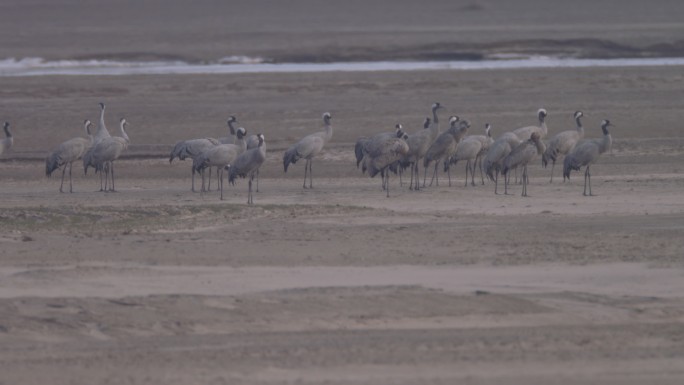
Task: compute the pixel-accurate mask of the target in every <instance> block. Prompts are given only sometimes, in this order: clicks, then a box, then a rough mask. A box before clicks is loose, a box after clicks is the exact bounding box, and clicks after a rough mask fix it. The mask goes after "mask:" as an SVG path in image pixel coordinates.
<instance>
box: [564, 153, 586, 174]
mask: <svg viewBox="0 0 684 385" xmlns="http://www.w3.org/2000/svg"><path fill="white" fill-rule="evenodd" d="M581 167H582V166H580V165H579V164H577V163H576V162H575V158H574V157H573V156H572V155H567V156H566V157H565V159H564V160H563V180H565V179H568V180H570V171H572V170H575V171H579V170H580V168H581Z"/></svg>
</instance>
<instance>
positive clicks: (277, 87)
mask: <svg viewBox="0 0 684 385" xmlns="http://www.w3.org/2000/svg"><path fill="white" fill-rule="evenodd" d="M24 3H25V4H27V5H26V7H28V8H26V9H25V8H21V7H19V8H17V9H20V10H21V11H23V12H29V13H30V11H31V9H30V8H31V3H30V2H22V3H21V4H24ZM115 3H117V2H115ZM449 3H451V2H449ZM595 3H598V2H593V3H591V4H587V6H589V7H592V9H594V8H593V7H596V4H595ZM636 3H637V2H635V3H633V4H632V3H620V4H628V5H627V6H625V7H626V9H627V10H629V9H630V7H637V8H639V5H638V4H637V5H635V4H636ZM8 4H10V3H8ZM117 4H118V3H117ZM173 4H175V3H173ZM473 4H475V5H473ZM477 4H481V6H482V7H484V8H482V9H476V8H478V7H479V6H478V5H477ZM524 4H526V7H529V8H526V9H534V6H535V3H534V2H524ZM545 4H546V3H545ZM678 4H680V2H673V3H671V4H670V3H667V2H660V6H661V7H665V8H666V9H665V8H663V9H664V10H661V11H657V12H655V11H653V12H654V13H653V14H649V13H648V12H646V13H643V14H644V15H645V16H644V17H645V19H644V20H645V21H644V22H643V23H642V24H639V25H636V26H635V27H634V28H633V29H627V30H625V31H624V33H622V34H619V33H618V31H620V29H619V28H618V27H617V26H619V25H624V24H630V21H631V20H632V19H630V18H628V17H627V18H624V17H623V18H619V17H617V16H615V18H608V19H606V20H608V22H606V24H605V25H604V28H606V30H610V31H613V32H614V34H615V36H617V37H618V38H616V40H620V39H619V38H622V39H624V40H628V39H629V38H630V36H632V37H633V36H636V35H639V36H643V37H644V39H645V40H648V39H650V38H653V39H655V42H659V41H660V42H672V41H676V36H677V33H678V32H677V31H678V29H677V28H679V27H677V26H673V25H670V24H668V23H669V21H668V18H670V17H673V12H667V9H670V10H677V9H678V8H677V7H679V5H678ZM461 6H464V5H461ZM465 6H468V7H471V8H472V9H475V10H471V11H469V12H471V14H475V15H481V18H482V19H487V15H489V16H491V18H492V20H497V17H500V16H497V15H499V14H498V13H497V12H498V11H496V12H495V10H498V9H499V8H497V2H493V1H482V2H473V3H472V4H470V5H467V4H466V5H465ZM7 7H9V8H12V7H15V8H16V7H17V6H9V5H8V6H7ZM473 7H474V8H473ZM667 7H671V8H667ZM9 8H8V9H9ZM285 8H287V7H285ZM12 9H14V8H12ZM173 9H174V8H173V7H169V8H168V9H167V10H166V12H172V11H173ZM370 9H371V11H369V12H370V14H373V12H375V13H378V12H380V11H378V10H376V9H375V7H370ZM469 9H470V8H469ZM554 9H555V8H554ZM606 9H608V8H606ZM606 9H603V11H604V12H603V13H600V12H599V13H598V15H597V14H596V13H591V12H588V13H586V15H589V16H588V17H589V18H600V17H601V16H602V15H603V16H605V15H607V14H612V13H611V12H608V10H609V9H608V10H606ZM639 9H640V8H639ZM328 10H329V9H328ZM177 11H178V10H177ZM284 11H285V10H284ZM556 11H557V13H556V14H553V15H551V16H550V19H551V20H553V17H560V16H559V15H561V14H562V13H561V11H563V8H558V9H556ZM16 12H19V11H16ZM36 12H37V13H31V14H33V15H40V14H41V12H43V10H41V11H36ZM122 12H123V11H122ZM126 12H131V11H130V10H128V11H126ZM178 12H180V11H178ZM288 12H289V11H288ZM406 12H408V13H409V15H408V16H407V14H405V13H406ZM416 12H417V11H415V10H412V8H408V10H407V11H405V13H402V12H399V11H397V13H398V14H399V15H402V16H401V17H403V18H404V19H401V20H413V19H412V18H411V17H409V16H410V15H412V14H415V13H416ZM124 13H125V12H124ZM19 14H20V13H19ZM227 14H229V13H227ZM333 14H334V12H333ZM437 14H439V12H437ZM0 15H7V13H5V12H3V13H0ZM86 15H89V14H87V12H86ZM174 15H176V16H178V15H177V14H174ZM229 15H230V14H229ZM439 15H440V17H441V14H439ZM516 15H518V14H516ZM572 15H573V16H572V17H571V18H570V20H575V22H576V21H577V20H578V18H580V16H582V15H585V14H584V13H583V14H577V15H575V14H572ZM649 15H650V16H649ZM15 16H16V15H15ZM114 16H116V15H114ZM533 16H534V15H532V16H529V15H527V16H524V17H533ZM537 16H539V17H540V16H541V15H540V14H539V13H538V14H537ZM647 16H648V17H647ZM2 17H6V16H2ZM71 17H72V19H73V18H74V17H75V16H71ZM231 17H233V16H231ZM364 17H366V16H364ZM517 17H518V18H523V16H517ZM573 18H574V19H573ZM362 19H363V17H362ZM68 20H71V19H68ZM88 20H89V19H88ZM307 20H308V19H307ZM345 20H348V19H345ZM72 21H74V23H75V21H76V20H72ZM647 22H648V23H651V24H650V25H651V28H650V29H647V27H646V23H647ZM88 23H89V22H88ZM359 23H360V24H361V25H366V26H367V25H369V24H368V22H363V20H361V21H360V22H359ZM564 23H565V22H564ZM567 23H570V22H569V21H568V22H567ZM2 24H3V23H0V25H2ZM275 24H276V25H278V23H275ZM155 25H158V24H155V23H152V25H151V26H150V29H151V30H152V31H156V30H155ZM192 25H193V24H192V23H190V24H189V26H188V27H187V28H188V31H203V30H202V29H201V28H199V27H196V26H195V27H192ZM443 25H446V22H443ZM455 25H458V23H456V24H455ZM511 25H512V26H519V25H521V22H520V20H518V19H516V18H514V20H513V21H511ZM569 25H570V24H568V26H566V27H565V29H564V28H559V30H558V31H556V33H558V34H559V35H562V36H564V37H573V36H571V35H573V34H571V33H570V32H568V31H571V30H573V29H571V28H569ZM490 27H491V26H490ZM137 28H141V26H140V24H139V23H137V22H135V20H134V21H132V22H131V29H133V30H136V29H137ZM231 28H233V27H231ZM252 28H253V27H252ZM281 28H285V27H281ZM288 28H289V29H288ZM288 28H285V30H288V31H292V30H296V28H295V27H294V26H292V25H288ZM349 28H350V29H353V28H357V29H360V30H363V31H366V33H367V34H368V36H369V40H368V41H370V42H374V41H375V40H373V39H375V38H378V36H380V35H382V34H380V35H378V34H375V33H373V32H372V31H370V32H369V31H368V30H364V29H363V28H361V27H354V26H350V27H349ZM378 28H379V27H378ZM435 28H437V27H435ZM459 28H465V27H463V25H461V27H459ZM502 28H503V27H502ZM597 28H598V27H597ZM105 30H106V28H105ZM406 30H407V31H409V32H410V31H412V30H411V28H408V27H407V28H406ZM512 30H514V31H519V29H516V28H513V29H512ZM644 30H648V31H656V32H657V33H655V32H654V33H651V34H648V33H642V32H643V31H644ZM40 31H41V29H40V28H39V29H37V30H36V31H34V32H33V33H34V34H35V35H34V37H35V36H38V37H41V36H43V35H41V34H40ZM489 31H490V33H489V34H484V35H481V38H480V40H479V42H480V43H484V42H486V40H487V39H488V38H489V37H491V38H492V39H495V38H496V36H493V35H491V34H492V33H494V32H496V29H494V28H493V27H491V28H490V30H489ZM492 31H494V32H492ZM563 31H565V34H563V33H562V32H563ZM635 31H636V32H635ZM413 32H414V33H408V32H407V35H410V36H413V38H414V39H416V41H419V40H421V39H426V40H430V39H428V38H427V37H425V36H424V34H423V33H421V32H420V31H419V32H416V31H413ZM26 33H27V34H29V35H30V33H29V32H26ZM103 33H104V32H103ZM203 33H206V32H203ZM498 33H499V35H497V36H498V38H499V39H500V40H505V39H501V36H502V35H501V34H502V33H505V31H504V32H498ZM248 35H249V36H258V35H251V34H248ZM314 35H316V34H315V33H314ZM618 35H619V36H618ZM2 36H3V37H2V39H8V36H7V35H6V34H2ZM16 36H17V39H18V40H21V38H23V36H24V35H22V34H19V35H16ZM58 36H59V34H55V38H58ZM107 36H114V37H115V38H112V39H113V40H112V41H114V42H119V41H120V40H118V39H124V40H123V41H125V37H124V38H122V37H121V36H120V35H117V34H113V33H111V34H109V35H107ZM135 36H139V35H138V34H136V35H135ZM307 36H308V35H307ZM340 36H342V37H344V38H345V39H346V38H349V36H350V35H348V34H344V33H342V34H341V35H340ZM383 36H384V35H383ZM469 36H470V35H469ZM472 36H475V35H472ZM477 36H480V35H477ZM492 36H493V37H492ZM606 36H607V35H606ZM654 36H656V37H657V38H655V37H654ZM148 38H152V37H151V36H143V37H141V39H142V41H143V42H136V44H140V47H134V48H135V49H136V50H137V49H140V50H143V49H145V47H147V46H148V45H146V43H145V42H144V41H145V39H148ZM324 38H325V35H322V36H321V39H323V40H325V39H324ZM647 38H648V39H647ZM61 39H63V40H61V41H62V42H64V41H66V40H68V36H65V35H61ZM171 40H173V39H171ZM42 41H43V40H42V39H38V38H36V39H35V44H34V47H33V48H30V47H31V46H30V45H27V46H26V47H28V48H26V50H29V48H30V49H36V50H38V49H43V48H45V47H43V46H42V45H41V44H42ZM199 41H201V42H203V44H198V45H197V49H198V51H201V49H200V48H202V49H205V48H206V47H211V44H208V43H206V42H207V39H206V37H203V38H201V39H199ZM264 41H266V40H264ZM268 41H270V42H271V43H270V44H272V45H273V46H277V44H278V40H277V39H276V40H268ZM310 41H311V42H312V43H311V44H312V46H315V45H316V44H318V40H316V38H313V37H312V39H311V40H310ZM397 41H404V40H401V39H397ZM273 42H275V43H273ZM344 42H345V40H344V39H342V41H341V42H340V44H341V45H342V46H345V47H347V46H346V45H344V44H348V43H344ZM651 43H653V42H651ZM83 44H84V43H83ZM83 44H81V45H77V46H76V47H82V46H83ZM150 44H152V43H150ZM236 44H247V43H245V41H243V40H241V39H236ZM321 44H322V43H321ZM368 44H371V43H368ZM373 44H377V43H373ZM649 44H650V43H649ZM0 46H2V47H4V48H3V49H6V50H8V51H7V52H10V51H11V49H10V48H11V47H9V48H8V46H7V45H6V44H0ZM253 46H254V47H258V46H259V45H253ZM22 47H24V46H23V45H22ZM36 47H37V48H36ZM155 47H157V48H159V51H163V49H162V48H163V45H159V44H158V45H156V46H155ZM267 48H269V46H266V47H265V48H263V49H267ZM271 48H272V47H271ZM403 48H405V47H402V49H403ZM48 51H49V50H47V51H46V52H48ZM76 51H77V48H73V49H72V51H71V52H70V53H71V54H72V55H74V56H77V55H81V54H82V53H81V52H76ZM113 51H116V49H113ZM180 51H182V52H180ZM210 51H211V50H210V49H208V51H207V52H210ZM0 52H2V51H0ZM11 52H19V53H21V52H24V51H22V50H20V49H18V48H17V50H16V51H11ZM179 52H180V53H179V55H181V56H192V55H198V56H201V55H200V53H192V52H188V51H183V50H182V49H180V50H179ZM211 52H214V51H211ZM307 52H309V51H307ZM310 52H316V50H315V49H313V48H312V51H310ZM310 52H309V53H310ZM12 55H19V54H16V53H8V54H5V56H12ZM45 55H46V57H47V55H48V54H47V53H46V54H45ZM19 56H20V55H19ZM115 56H116V55H115ZM0 57H2V55H0ZM0 84H1V87H0V93H1V95H2V110H0V115H1V116H0V118H2V119H4V120H11V121H12V123H13V127H14V134H15V147H14V148H13V150H12V152H10V153H9V154H4V155H3V156H2V158H1V159H0V183H1V184H0V384H2V385H5V384H45V383H51V384H192V383H211V384H223V383H225V384H294V383H302V384H314V383H316V384H318V383H326V384H416V383H421V384H453V383H470V384H501V383H506V384H549V383H554V384H575V383H597V384H643V383H659V384H681V383H682V380H683V379H684V366H682V362H684V294H682V293H684V269H683V267H684V266H683V264H682V250H684V199H683V198H682V197H683V195H682V188H684V168H683V166H682V164H683V162H684V136H683V135H682V132H683V131H682V124H681V111H684V98H683V97H682V96H684V95H683V94H682V89H684V75H682V71H681V68H677V67H673V68H626V69H619V70H615V69H575V70H573V69H548V70H510V71H468V72H456V71H453V72H451V71H423V72H410V73H354V74H348V73H330V74H298V75H276V74H272V75H224V76H216V75H206V76H133V77H101V78H95V77H35V78H2V79H0ZM99 101H104V102H106V103H107V105H108V109H107V123H108V126H109V128H110V131H115V130H116V124H115V122H116V121H117V120H118V118H119V117H121V116H125V117H126V118H127V119H128V120H129V121H130V122H131V126H130V129H129V133H130V136H131V138H132V142H133V144H132V146H131V148H130V149H129V151H128V152H127V153H126V156H125V157H124V158H123V159H121V160H120V161H118V162H117V163H118V164H117V166H116V167H117V169H116V170H117V175H118V177H119V179H118V180H117V187H118V189H119V192H118V193H99V192H94V190H95V189H96V188H98V187H99V182H98V179H97V178H96V177H95V176H92V175H88V176H85V177H84V176H83V175H82V173H81V172H80V167H77V169H78V171H77V169H75V170H74V174H75V179H74V189H75V193H74V194H60V193H59V192H58V191H57V190H58V187H59V179H58V178H52V179H46V178H45V177H44V176H43V174H44V172H43V170H44V164H43V162H42V158H43V157H44V156H45V154H46V153H47V151H48V150H49V149H50V148H51V147H53V146H54V145H55V144H57V143H59V142H60V141H61V140H64V139H66V138H69V137H72V136H75V135H79V134H80V133H81V128H80V125H79V124H80V122H81V121H82V120H83V119H84V118H89V119H91V120H93V121H96V120H97V116H98V115H97V114H98V107H97V102H99ZM433 101H440V102H442V104H444V105H445V106H447V109H446V112H445V113H444V114H443V118H444V120H446V117H447V115H448V114H458V115H460V116H461V117H463V118H467V119H470V120H471V121H472V122H473V128H472V130H473V131H475V133H479V130H481V129H482V127H483V126H484V123H485V122H490V123H492V125H493V130H494V132H495V134H497V133H501V132H503V131H505V130H508V129H511V128H515V127H518V126H521V125H526V124H529V123H533V122H534V118H535V112H536V109H537V108H539V107H541V106H543V107H545V108H547V110H548V111H549V118H548V125H549V129H550V134H551V135H552V134H555V133H557V132H559V131H562V130H565V129H570V128H572V127H573V124H574V123H573V121H572V113H573V112H574V111H575V110H578V109H579V110H583V111H584V112H585V113H586V115H587V117H586V119H585V120H584V122H585V128H586V132H587V136H588V137H597V136H598V135H599V132H600V129H599V122H600V121H601V119H604V118H608V119H611V121H612V122H613V123H615V125H616V127H615V128H614V129H613V131H612V132H613V137H614V138H615V143H614V148H613V151H612V152H611V153H610V154H604V155H603V157H602V158H601V160H600V161H599V163H598V164H596V165H595V166H594V167H593V169H592V170H593V179H592V180H593V188H594V192H595V193H597V194H598V196H596V197H591V198H589V197H583V196H582V174H580V173H578V174H573V176H572V179H571V180H570V181H569V182H566V183H562V182H560V180H561V178H559V180H558V182H554V183H553V184H550V183H548V173H549V170H548V169H546V170H545V169H542V168H541V166H540V165H539V164H537V163H535V164H534V165H533V166H531V167H530V175H531V183H530V186H529V193H530V195H531V197H529V198H522V197H520V196H519V195H518V194H519V193H520V188H519V186H514V187H513V192H514V193H515V194H516V195H513V196H500V195H499V196H496V195H494V193H493V185H492V184H491V183H490V182H486V184H485V185H484V186H482V185H477V186H475V187H471V186H469V187H463V185H462V183H463V170H462V167H461V166H460V165H459V167H458V170H457V171H456V173H455V176H454V186H452V187H448V186H447V185H446V180H445V179H440V186H439V187H430V188H426V189H424V190H422V191H420V192H413V191H409V190H408V189H407V188H406V186H404V187H400V186H399V185H398V179H397V178H394V177H393V178H392V179H391V181H390V183H391V188H392V190H391V195H392V196H391V197H390V198H385V196H384V192H383V191H381V189H380V186H379V184H380V181H379V180H377V179H369V178H367V177H364V176H362V175H361V174H360V172H359V171H358V170H357V169H356V168H355V166H354V157H353V151H352V147H353V142H354V140H355V139H356V138H357V137H358V136H360V135H364V134H368V133H373V132H379V131H385V130H389V129H391V128H392V127H393V126H394V124H395V123H397V122H401V123H403V124H404V126H405V127H406V128H408V129H409V131H414V130H416V129H417V127H419V125H420V122H421V121H422V119H423V117H424V116H425V115H426V114H428V113H429V105H430V104H431V103H432V102H433ZM324 111H330V112H331V113H332V114H333V127H334V129H335V133H334V137H333V141H332V143H330V146H328V147H327V148H326V150H325V151H324V152H323V154H321V156H320V157H319V158H317V159H316V160H315V162H314V165H313V168H314V175H315V177H314V187H315V188H314V189H313V190H303V189H302V188H301V183H302V180H301V178H302V177H303V170H302V168H303V167H302V165H300V164H297V165H295V166H294V167H293V168H292V169H291V170H290V171H289V172H288V173H287V174H284V173H283V172H282V163H281V154H282V150H283V149H284V148H285V146H286V145H287V144H288V143H290V142H291V141H293V140H294V139H296V138H298V137H300V136H302V135H304V134H306V133H309V132H312V131H313V130H316V129H318V128H319V127H320V125H321V124H320V116H321V113H322V112H324ZM231 114H235V115H237V116H238V119H239V120H240V124H241V125H244V126H245V127H246V128H247V129H248V130H249V131H250V132H251V133H256V132H263V133H264V134H265V135H266V138H267V142H268V146H269V147H268V148H269V156H268V160H267V162H266V164H265V165H264V166H263V167H262V174H261V175H262V181H261V183H260V189H261V192H259V193H258V194H256V195H255V198H254V200H255V202H256V205H255V206H253V207H248V206H247V205H246V204H245V202H246V183H245V181H244V180H240V181H239V182H238V183H237V186H230V187H228V189H227V191H226V200H225V201H219V200H218V195H217V193H216V192H215V191H212V192H210V193H206V194H199V193H192V192H190V191H189V188H190V180H189V179H190V178H189V174H190V173H189V163H188V161H185V162H178V161H174V163H173V164H171V165H169V163H168V159H167V158H166V156H167V153H168V151H169V149H170V147H171V145H172V144H173V143H174V142H175V141H177V140H181V139H185V138H189V137H196V136H225V135H226V132H227V129H226V126H225V123H224V122H225V120H226V119H227V117H228V115H231ZM557 172H559V171H558V169H557ZM557 176H559V175H557Z"/></svg>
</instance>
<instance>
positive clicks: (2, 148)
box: [0, 122, 14, 155]
mask: <svg viewBox="0 0 684 385" xmlns="http://www.w3.org/2000/svg"><path fill="white" fill-rule="evenodd" d="M2 128H3V129H4V130H5V139H3V140H0V155H2V154H4V153H5V152H7V151H9V149H10V148H12V145H14V137H12V132H11V131H10V124H9V122H5V124H4V125H3V126H2Z"/></svg>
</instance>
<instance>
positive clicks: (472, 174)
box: [466, 157, 477, 186]
mask: <svg viewBox="0 0 684 385" xmlns="http://www.w3.org/2000/svg"><path fill="white" fill-rule="evenodd" d="M468 164H469V165H470V185H471V186H475V166H476V165H477V157H476V158H475V161H474V162H473V163H471V162H470V161H468ZM466 182H468V181H466Z"/></svg>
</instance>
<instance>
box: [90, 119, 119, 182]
mask: <svg viewBox="0 0 684 385" xmlns="http://www.w3.org/2000/svg"><path fill="white" fill-rule="evenodd" d="M127 125H128V122H127V121H126V119H124V118H121V120H120V129H121V136H112V137H110V138H104V139H102V140H100V141H99V142H97V143H94V144H93V147H92V151H89V153H91V154H92V155H91V158H89V159H87V160H86V158H85V156H84V157H83V167H84V170H85V171H87V170H88V166H93V167H95V171H96V172H100V191H105V192H106V191H112V192H115V191H116V188H115V187H114V161H115V160H117V159H119V156H121V153H122V152H123V151H125V150H126V149H127V148H128V145H129V144H130V142H131V141H130V139H129V137H128V134H127V133H126V126H127ZM102 173H104V174H105V175H104V178H105V183H104V190H102ZM110 174H111V181H112V185H111V188H110V189H109V190H107V181H108V179H109V178H110Z"/></svg>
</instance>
